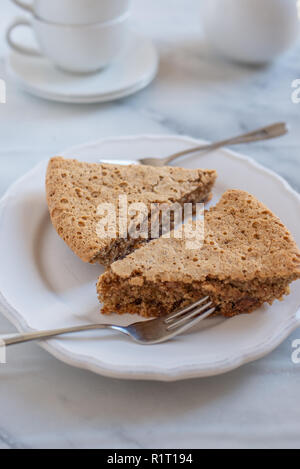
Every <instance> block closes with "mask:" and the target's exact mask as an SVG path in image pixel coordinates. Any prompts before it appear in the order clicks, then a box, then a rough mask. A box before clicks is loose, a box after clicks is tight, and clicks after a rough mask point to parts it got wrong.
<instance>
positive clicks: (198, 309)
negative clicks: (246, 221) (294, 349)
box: [0, 297, 215, 346]
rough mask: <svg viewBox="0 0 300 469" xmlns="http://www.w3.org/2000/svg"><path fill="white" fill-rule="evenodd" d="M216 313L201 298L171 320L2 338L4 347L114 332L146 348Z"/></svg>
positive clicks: (174, 335) (158, 319) (76, 328)
mask: <svg viewBox="0 0 300 469" xmlns="http://www.w3.org/2000/svg"><path fill="white" fill-rule="evenodd" d="M214 312H215V308H214V307H213V304H212V302H211V301H210V299H209V297H205V298H201V299H200V300H198V301H197V302H195V303H193V304H191V305H190V306H187V307H186V308H183V309H181V310H178V311H175V312H173V313H171V314H169V315H168V316H165V317H161V318H157V319H152V320H149V321H142V322H136V323H134V324H131V325H130V326H127V327H123V326H118V325H114V324H88V325H85V326H75V327H66V328H62V329H54V330H48V331H39V332H31V333H27V334H17V335H13V336H6V337H5V336H2V337H0V344H1V345H4V346H9V345H15V344H22V343H25V342H32V341H34V340H42V339H44V340H45V339H51V338H53V337H57V336H60V335H64V334H71V333H76V332H83V331H91V330H99V329H112V330H114V331H118V332H121V333H122V334H126V335H127V336H129V337H130V338H131V339H132V340H133V341H134V342H137V343H139V344H143V345H153V344H159V343H162V342H166V341H168V340H170V339H172V338H174V337H176V336H178V335H180V334H183V333H184V332H186V331H188V330H189V329H191V328H193V327H194V326H196V325H197V324H198V323H199V322H200V321H203V319H205V318H207V317H209V316H211V315H212V314H213V313H214Z"/></svg>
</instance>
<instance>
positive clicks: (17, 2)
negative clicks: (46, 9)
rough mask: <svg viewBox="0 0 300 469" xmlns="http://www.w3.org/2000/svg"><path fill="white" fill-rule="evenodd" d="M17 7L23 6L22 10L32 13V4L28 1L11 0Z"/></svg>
mask: <svg viewBox="0 0 300 469" xmlns="http://www.w3.org/2000/svg"><path fill="white" fill-rule="evenodd" d="M12 1H13V3H15V4H16V5H17V6H18V7H20V8H23V10H26V11H30V13H33V6H32V5H30V3H26V2H21V0H12Z"/></svg>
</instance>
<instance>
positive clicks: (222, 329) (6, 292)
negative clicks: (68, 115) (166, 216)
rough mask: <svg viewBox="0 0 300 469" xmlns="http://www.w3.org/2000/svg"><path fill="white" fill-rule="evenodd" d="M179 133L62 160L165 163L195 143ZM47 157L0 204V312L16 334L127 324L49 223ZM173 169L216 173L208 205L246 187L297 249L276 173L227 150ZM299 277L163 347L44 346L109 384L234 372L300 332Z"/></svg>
mask: <svg viewBox="0 0 300 469" xmlns="http://www.w3.org/2000/svg"><path fill="white" fill-rule="evenodd" d="M199 143H200V142H199V141H198V140H193V139H190V138H187V137H182V136H169V135H161V136H142V135H141V136H136V137H122V138H113V139H107V140H102V141H100V142H96V143H93V144H86V145H82V146H77V147H74V148H72V149H70V150H68V151H67V152H66V153H65V156H66V157H77V158H78V159H81V160H86V161H91V162H98V161H99V160H101V159H102V158H106V159H107V158H108V155H109V156H111V158H115V157H119V158H121V156H122V155H131V159H132V160H137V159H138V158H140V156H141V155H144V156H145V157H146V156H149V157H150V156H154V155H156V156H157V157H163V156H167V155H170V154H172V153H175V152H177V151H180V150H183V149H185V148H190V147H192V146H194V145H199ZM47 163H48V162H47V161H44V162H42V163H40V164H39V165H38V166H37V167H35V168H34V169H33V170H32V171H30V172H29V173H27V174H26V175H25V176H23V177H22V178H21V179H20V180H19V181H17V182H16V183H15V184H14V185H13V186H12V187H11V188H10V189H9V191H8V192H7V194H6V196H5V197H4V198H3V199H2V200H1V202H0V259H1V269H0V310H1V312H3V313H4V314H5V315H6V316H7V318H8V319H9V320H10V321H12V322H13V323H14V324H15V325H16V326H17V327H18V329H19V330H20V331H33V330H43V329H51V328H52V329H56V328H59V327H64V326H69V325H74V326H75V325H82V324H90V323H96V322H99V321H101V322H110V323H115V324H129V323H130V322H135V321H138V320H140V318H139V317H138V316H134V317H132V316H129V315H124V316H117V315H113V316H109V317H106V316H101V315H100V314H99V313H100V308H101V307H100V305H99V303H98V299H97V293H96V281H97V278H98V275H100V273H102V272H103V271H104V269H103V268H102V267H101V266H100V265H89V264H84V263H83V262H82V261H81V260H80V259H78V258H77V256H75V254H73V253H72V251H71V250H70V249H69V248H68V247H67V246H66V244H65V243H64V242H63V241H62V239H61V238H60V237H59V236H58V235H57V233H56V231H55V229H54V228H53V226H52V225H51V222H50V218H49V214H48V208H47V204H46V200H45V172H46V167H47ZM178 164H179V165H180V166H183V167H185V168H198V167H203V168H214V169H216V170H217V171H218V174H219V177H218V179H217V183H216V186H215V188H214V191H213V194H214V196H213V199H212V201H211V202H210V204H213V205H214V204H215V203H216V202H217V201H218V200H219V198H220V197H221V195H222V194H223V192H224V191H226V190H227V189H229V188H230V189H236V188H242V189H244V190H246V191H249V192H251V193H253V194H254V195H255V196H256V197H258V198H259V199H260V200H261V201H262V202H264V203H265V204H266V205H268V206H269V207H270V209H272V210H274V212H275V213H276V214H277V215H279V216H280V218H281V219H282V221H283V222H284V223H285V224H286V225H287V227H288V228H289V229H290V230H291V232H292V233H293V235H294V237H295V239H296V241H297V243H298V244H300V223H299V211H300V196H299V194H297V193H296V192H295V191H293V190H292V188H291V187H290V186H289V185H288V184H287V183H286V182H285V181H284V180H283V179H282V178H281V177H279V176H277V175H276V174H274V173H273V172H271V171H270V170H268V169H266V168H263V167H262V166H259V165H258V164H256V163H255V162H254V161H252V160H251V159H249V158H247V157H244V156H242V155H238V154H236V153H233V152H231V151H229V150H224V149H223V150H217V151H215V152H213V153H209V154H202V155H201V156H199V155H197V154H192V155H190V156H189V157H186V158H184V159H181V160H180V161H179V162H178ZM299 286H300V281H298V282H296V283H294V284H293V285H292V288H291V294H290V295H289V296H287V297H286V298H285V299H284V301H282V302H279V301H275V302H274V304H273V305H272V306H268V305H265V306H263V307H262V308H260V309H259V310H257V311H255V312H254V313H252V314H249V315H244V316H236V317H234V318H232V319H228V320H225V319H223V318H216V319H207V320H205V321H203V322H202V323H201V326H200V327H199V328H198V329H197V330H196V329H195V330H193V331H190V333H188V334H184V335H182V336H180V337H177V338H176V339H174V340H173V341H170V342H167V343H165V344H158V345H153V346H151V347H144V346H141V345H138V344H135V343H133V342H132V341H130V340H129V339H128V338H126V337H125V336H121V335H120V334H117V333H115V332H113V331H97V332H90V333H84V334H79V335H76V336H75V335H73V336H72V335H70V336H64V337H59V338H57V339H53V340H48V341H46V342H41V346H42V347H44V348H45V349H46V350H48V351H49V352H50V353H52V354H53V355H54V356H56V357H57V358H58V359H59V360H62V361H64V362H66V363H68V364H70V365H73V366H77V367H81V368H85V369H88V370H91V371H94V372H95V373H99V374H102V375H106V376H112V377H115V378H125V379H148V380H163V381H173V380H179V379H186V378H193V377H204V376H212V375H217V374H221V373H225V372H227V371H229V370H233V369H235V368H237V367H239V366H241V365H243V364H245V363H248V362H251V361H253V360H256V359H258V358H261V357H263V356H264V355H266V354H267V353H270V352H271V351H272V350H274V349H275V348H276V347H277V346H278V345H279V344H280V343H281V342H282V341H283V340H284V339H285V338H286V337H287V336H288V335H289V334H290V333H291V332H292V331H293V330H295V329H296V328H297V327H299V326H300V307H299V306H300V288H299Z"/></svg>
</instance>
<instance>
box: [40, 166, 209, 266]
mask: <svg viewBox="0 0 300 469" xmlns="http://www.w3.org/2000/svg"><path fill="white" fill-rule="evenodd" d="M216 177H217V175H216V172H215V171H213V170H201V169H195V170H194V169H190V170H189V169H182V168H175V167H162V168H153V167H150V166H142V165H130V166H122V165H110V164H95V163H84V162H79V161H77V160H74V159H73V160H72V159H64V158H61V157H55V158H52V159H51V160H50V162H49V165H48V169H47V175H46V194H47V202H48V207H49V212H50V217H51V221H52V223H53V226H54V227H55V229H56V231H57V232H58V234H59V235H60V236H61V237H62V238H63V240H64V241H65V242H66V243H67V244H68V246H69V247H70V248H71V249H72V250H73V252H75V254H77V255H78V256H79V257H80V258H81V259H82V260H83V261H84V262H100V263H101V264H104V265H109V264H110V263H111V262H113V261H114V260H115V259H118V258H120V257H124V256H125V255H126V254H128V252H131V251H132V250H133V249H135V248H137V247H139V245H140V244H141V240H134V241H133V240H129V241H127V240H125V239H124V240H122V239H121V238H120V236H119V235H120V233H117V236H116V239H109V238H105V239H101V238H99V236H98V235H97V229H96V227H97V223H98V221H99V219H100V217H99V216H98V215H97V207H98V206H99V204H100V203H112V204H115V206H117V204H118V200H119V196H120V194H126V195H127V198H128V203H135V202H143V203H145V204H146V205H147V207H150V205H151V204H152V203H159V204H160V203H165V204H169V205H171V204H172V203H174V202H179V203H184V202H189V201H191V202H201V201H204V200H206V199H207V198H209V196H210V193H211V190H212V187H213V184H214V182H215V180H216Z"/></svg>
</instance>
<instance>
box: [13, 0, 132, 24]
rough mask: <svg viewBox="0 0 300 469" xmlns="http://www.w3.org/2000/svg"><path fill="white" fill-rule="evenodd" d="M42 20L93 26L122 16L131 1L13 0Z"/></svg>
mask: <svg viewBox="0 0 300 469" xmlns="http://www.w3.org/2000/svg"><path fill="white" fill-rule="evenodd" d="M13 2H14V3H15V4H16V5H18V6H19V7H21V8H23V9H25V10H26V11H30V12H31V13H33V14H34V15H35V16H38V17H39V18H40V19H42V20H45V21H48V22H50V23H59V24H68V25H70V24H72V25H74V24H91V23H101V22H106V21H110V20H112V19H114V18H118V17H119V16H122V15H123V14H124V13H126V11H128V9H129V7H130V2H131V0H31V3H29V2H26V1H24V0H13Z"/></svg>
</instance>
